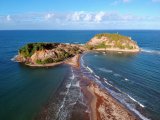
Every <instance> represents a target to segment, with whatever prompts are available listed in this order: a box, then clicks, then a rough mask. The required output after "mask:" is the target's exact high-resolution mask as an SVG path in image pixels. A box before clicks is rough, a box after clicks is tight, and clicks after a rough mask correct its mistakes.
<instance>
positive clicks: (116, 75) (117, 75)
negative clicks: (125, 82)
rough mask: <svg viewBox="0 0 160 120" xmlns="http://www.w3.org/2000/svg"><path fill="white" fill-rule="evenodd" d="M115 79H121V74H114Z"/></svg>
mask: <svg viewBox="0 0 160 120" xmlns="http://www.w3.org/2000/svg"><path fill="white" fill-rule="evenodd" d="M113 75H114V76H115V77H120V76H121V75H120V74H117V73H115V74H113Z"/></svg>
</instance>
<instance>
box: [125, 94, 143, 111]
mask: <svg viewBox="0 0 160 120" xmlns="http://www.w3.org/2000/svg"><path fill="white" fill-rule="evenodd" d="M127 96H128V97H129V98H130V99H131V100H133V101H134V102H136V103H138V104H139V105H140V106H141V107H142V108H144V107H145V106H144V105H143V104H141V103H140V102H138V101H137V100H135V99H134V98H133V97H131V96H130V95H128V94H127Z"/></svg>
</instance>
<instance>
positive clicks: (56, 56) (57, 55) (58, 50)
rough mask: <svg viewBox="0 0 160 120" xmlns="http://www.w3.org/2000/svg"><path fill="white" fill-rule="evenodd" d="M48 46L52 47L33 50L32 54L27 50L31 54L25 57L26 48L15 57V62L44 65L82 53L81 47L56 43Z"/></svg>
mask: <svg viewBox="0 0 160 120" xmlns="http://www.w3.org/2000/svg"><path fill="white" fill-rule="evenodd" d="M37 44H38V43H37ZM37 44H35V43H34V47H33V45H32V47H31V48H32V49H35V46H36V47H37ZM44 44H45V43H44ZM47 44H48V43H47ZM49 44H53V46H54V47H53V48H49V49H47V48H45V49H42V50H35V51H34V52H33V50H32V49H29V50H30V51H32V52H30V53H29V54H31V55H30V56H27V57H26V55H25V54H24V53H28V51H27V50H26V48H24V49H25V50H24V51H25V52H24V51H22V52H19V55H18V56H17V57H16V60H17V61H19V62H25V63H29V64H37V63H39V64H41V63H42V64H46V63H47V62H59V61H63V60H64V59H67V58H69V57H73V56H75V55H76V54H79V53H82V52H83V51H84V49H83V46H81V45H77V44H62V43H56V44H55V45H54V43H49ZM26 51H27V52H26ZM47 59H49V60H47ZM37 61H38V62H37Z"/></svg>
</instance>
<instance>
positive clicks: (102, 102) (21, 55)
mask: <svg viewBox="0 0 160 120" xmlns="http://www.w3.org/2000/svg"><path fill="white" fill-rule="evenodd" d="M91 51H100V52H101V51H114V52H139V51H140V48H139V47H138V45H137V43H136V42H135V41H133V40H131V38H130V37H127V36H122V35H120V34H117V33H116V34H109V33H102V34H97V35H95V36H94V37H93V38H92V39H91V40H90V41H88V42H87V43H86V44H84V45H81V44H64V43H29V44H26V45H25V46H23V47H21V48H20V49H19V51H18V55H17V57H16V61H18V62H21V63H25V65H28V66H32V67H33V66H34V67H48V66H56V65H59V64H62V63H65V64H70V65H71V66H72V67H74V68H75V69H79V66H80V65H79V64H80V62H79V58H80V55H81V54H83V53H85V52H91ZM79 72H80V70H79ZM80 75H81V80H80V87H81V91H82V93H83V94H84V96H85V98H86V100H87V103H88V108H89V109H90V115H89V118H90V119H91V120H113V119H114V120H120V119H121V120H136V119H137V117H136V116H135V115H134V114H133V113H132V112H131V111H129V110H128V109H126V108H125V107H124V106H123V105H122V104H121V103H119V102H118V101H117V100H116V99H114V98H113V97H112V96H111V95H110V94H109V93H108V92H107V91H106V90H104V89H103V88H101V87H100V86H99V85H97V84H96V83H95V82H94V81H93V80H89V79H88V78H86V76H83V74H81V72H80ZM45 113H46V111H45ZM44 117H45V116H44ZM45 119H46V120H47V117H46V118H45Z"/></svg>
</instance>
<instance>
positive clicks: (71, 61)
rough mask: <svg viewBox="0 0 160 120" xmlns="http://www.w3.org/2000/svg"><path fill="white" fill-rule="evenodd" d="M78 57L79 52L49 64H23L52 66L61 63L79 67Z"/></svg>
mask: <svg viewBox="0 0 160 120" xmlns="http://www.w3.org/2000/svg"><path fill="white" fill-rule="evenodd" d="M79 59H80V54H77V55H75V56H74V57H72V58H68V59H66V60H64V61H62V62H56V63H49V64H25V65H27V66H30V67H54V66H57V65H61V64H68V65H71V66H73V67H79V66H80V64H79Z"/></svg>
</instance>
